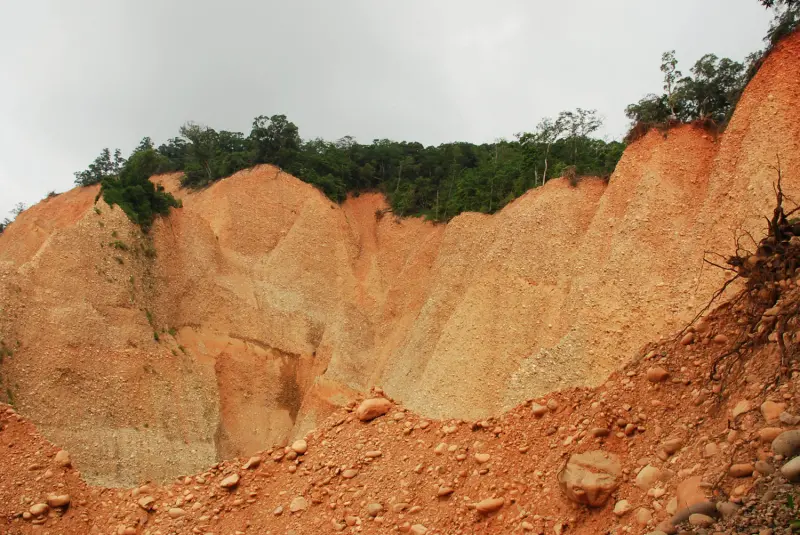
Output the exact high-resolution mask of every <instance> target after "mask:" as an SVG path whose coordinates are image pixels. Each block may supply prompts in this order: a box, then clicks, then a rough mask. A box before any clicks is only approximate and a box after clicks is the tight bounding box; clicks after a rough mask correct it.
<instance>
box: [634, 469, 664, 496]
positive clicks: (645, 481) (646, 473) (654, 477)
mask: <svg viewBox="0 0 800 535" xmlns="http://www.w3.org/2000/svg"><path fill="white" fill-rule="evenodd" d="M660 479H661V470H659V469H658V468H656V467H655V466H652V465H649V464H648V465H647V466H645V467H644V468H642V469H641V470H639V473H638V474H637V475H636V486H637V487H639V488H640V489H642V490H649V489H651V488H652V487H654V486H655V484H656V483H657V482H658V481H659V480H660Z"/></svg>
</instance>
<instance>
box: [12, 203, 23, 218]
mask: <svg viewBox="0 0 800 535" xmlns="http://www.w3.org/2000/svg"><path fill="white" fill-rule="evenodd" d="M26 208H27V206H25V203H24V202H18V203H17V204H15V205H14V208H12V209H11V213H12V214H14V219H16V218H17V216H18V215H19V214H21V213H22V212H24V211H25V209H26Z"/></svg>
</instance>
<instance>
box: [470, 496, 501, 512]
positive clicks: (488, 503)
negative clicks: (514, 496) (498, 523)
mask: <svg viewBox="0 0 800 535" xmlns="http://www.w3.org/2000/svg"><path fill="white" fill-rule="evenodd" d="M503 505H505V501H504V500H503V498H486V499H485V500H481V501H479V502H478V503H476V504H475V510H476V511H478V512H479V513H483V514H488V513H493V512H495V511H499V510H500V509H501V508H502V507H503Z"/></svg>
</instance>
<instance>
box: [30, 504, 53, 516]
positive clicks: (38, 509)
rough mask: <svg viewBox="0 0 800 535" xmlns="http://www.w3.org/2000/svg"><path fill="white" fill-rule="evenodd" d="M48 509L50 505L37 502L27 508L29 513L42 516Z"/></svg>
mask: <svg viewBox="0 0 800 535" xmlns="http://www.w3.org/2000/svg"><path fill="white" fill-rule="evenodd" d="M49 510H50V507H49V506H48V505H47V504H46V503H37V504H34V505H31V508H30V509H29V511H30V512H31V514H32V515H33V516H42V515H44V514H46V513H47V511H49Z"/></svg>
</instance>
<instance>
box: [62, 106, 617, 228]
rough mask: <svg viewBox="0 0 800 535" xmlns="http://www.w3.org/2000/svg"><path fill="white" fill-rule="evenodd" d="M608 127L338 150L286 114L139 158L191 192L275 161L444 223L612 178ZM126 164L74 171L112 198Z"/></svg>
mask: <svg viewBox="0 0 800 535" xmlns="http://www.w3.org/2000/svg"><path fill="white" fill-rule="evenodd" d="M601 125H602V121H601V119H600V118H599V117H598V115H597V113H596V111H594V110H583V109H580V108H579V109H577V110H575V111H571V112H562V113H561V114H560V115H559V116H558V117H557V118H555V119H545V120H543V121H542V122H541V123H540V124H539V126H538V127H537V128H536V130H535V131H534V132H529V133H521V134H517V135H516V136H515V139H514V140H512V141H508V140H498V141H496V142H494V143H485V144H481V145H476V144H473V143H466V142H459V143H446V144H443V145H439V146H436V147H434V146H428V147H426V146H424V145H422V144H421V143H416V142H405V141H402V142H398V141H391V140H388V139H376V140H374V141H373V142H372V143H370V144H361V143H358V142H357V141H356V140H355V139H354V138H352V137H350V136H346V137H343V138H341V139H339V140H337V141H333V142H332V141H326V140H323V139H319V138H317V139H311V140H302V139H301V138H300V133H299V130H298V128H297V126H296V125H295V124H294V123H292V122H291V121H289V120H288V119H287V118H286V116H285V115H273V116H272V117H266V116H259V117H256V118H255V119H254V120H253V124H252V129H251V130H250V133H249V134H247V135H245V134H243V133H241V132H229V131H225V130H220V131H217V130H214V129H213V128H210V127H207V126H201V125H198V124H195V123H187V124H186V125H184V126H183V127H181V129H180V135H179V136H177V137H174V138H172V139H169V140H168V141H167V142H166V143H164V144H162V145H161V146H159V147H158V148H157V149H156V148H154V146H153V144H152V141H151V140H150V139H149V138H145V139H143V140H142V143H141V144H140V145H139V147H138V148H137V149H136V151H134V155H137V154H139V153H140V152H143V151H154V152H155V155H156V156H157V157H156V158H155V160H154V162H156V164H157V165H155V166H154V169H155V170H157V171H158V172H168V171H181V172H183V178H182V180H181V184H182V185H183V186H184V187H189V188H199V187H204V186H207V185H209V184H210V183H212V182H214V181H216V180H219V179H221V178H224V177H227V176H230V175H232V174H234V173H236V172H237V171H239V170H241V169H245V168H248V167H252V166H254V165H258V164H261V163H270V164H275V165H277V166H279V167H280V168H281V169H283V170H284V171H286V172H287V173H290V174H292V175H294V176H296V177H298V178H299V179H301V180H303V181H305V182H308V183H310V184H313V185H314V186H316V187H318V188H319V189H321V190H322V191H323V192H324V193H325V194H326V195H327V196H328V197H329V198H331V199H332V200H334V201H337V202H341V201H342V200H344V199H345V197H346V195H347V193H349V192H362V191H381V192H383V193H385V194H386V196H387V198H388V199H389V203H390V204H391V207H392V210H393V212H394V213H396V214H397V215H402V216H407V215H412V216H425V217H428V218H430V219H433V220H436V221H444V220H447V219H449V218H451V217H453V216H455V215H457V214H459V213H461V212H464V211H475V212H484V213H491V212H494V211H496V210H498V209H500V208H502V207H503V206H504V205H505V204H507V203H508V202H509V201H511V200H513V199H515V198H516V197H518V196H519V195H521V194H522V193H524V192H525V191H527V190H528V189H530V188H532V187H535V186H539V185H541V184H543V183H544V182H546V181H547V180H549V179H550V178H553V177H556V176H560V175H561V174H562V173H563V172H564V171H565V170H567V171H568V173H569V174H571V175H574V176H577V175H597V176H604V177H608V176H609V175H610V174H611V173H612V172H613V170H614V167H615V166H616V164H617V161H618V160H619V158H620V156H621V155H622V151H623V149H624V145H623V144H622V143H620V142H616V141H611V142H605V141H602V140H600V139H596V138H593V137H592V134H593V133H594V132H596V131H597V130H598V129H599V128H600V126H601ZM131 158H133V156H132V157H131ZM127 162H130V159H129V160H127ZM127 165H128V163H126V161H125V160H124V159H123V158H121V156H120V153H119V151H115V152H114V154H113V155H112V153H111V151H110V150H108V149H103V151H102V152H101V154H100V156H98V158H97V159H96V160H95V161H94V162H93V163H92V164H91V165H90V166H89V168H88V169H87V170H85V171H81V172H78V173H75V178H76V181H75V182H76V184H78V185H81V186H88V185H91V184H97V183H103V184H104V192H105V191H106V189H107V188H108V187H110V186H111V185H113V184H114V183H115V182H114V180H116V178H115V177H117V176H122V175H124V174H125V168H126V167H127ZM104 195H105V196H106V200H108V198H107V197H108V196H107V195H106V194H105V193H104ZM150 212H152V210H150ZM132 219H134V218H132Z"/></svg>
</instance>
